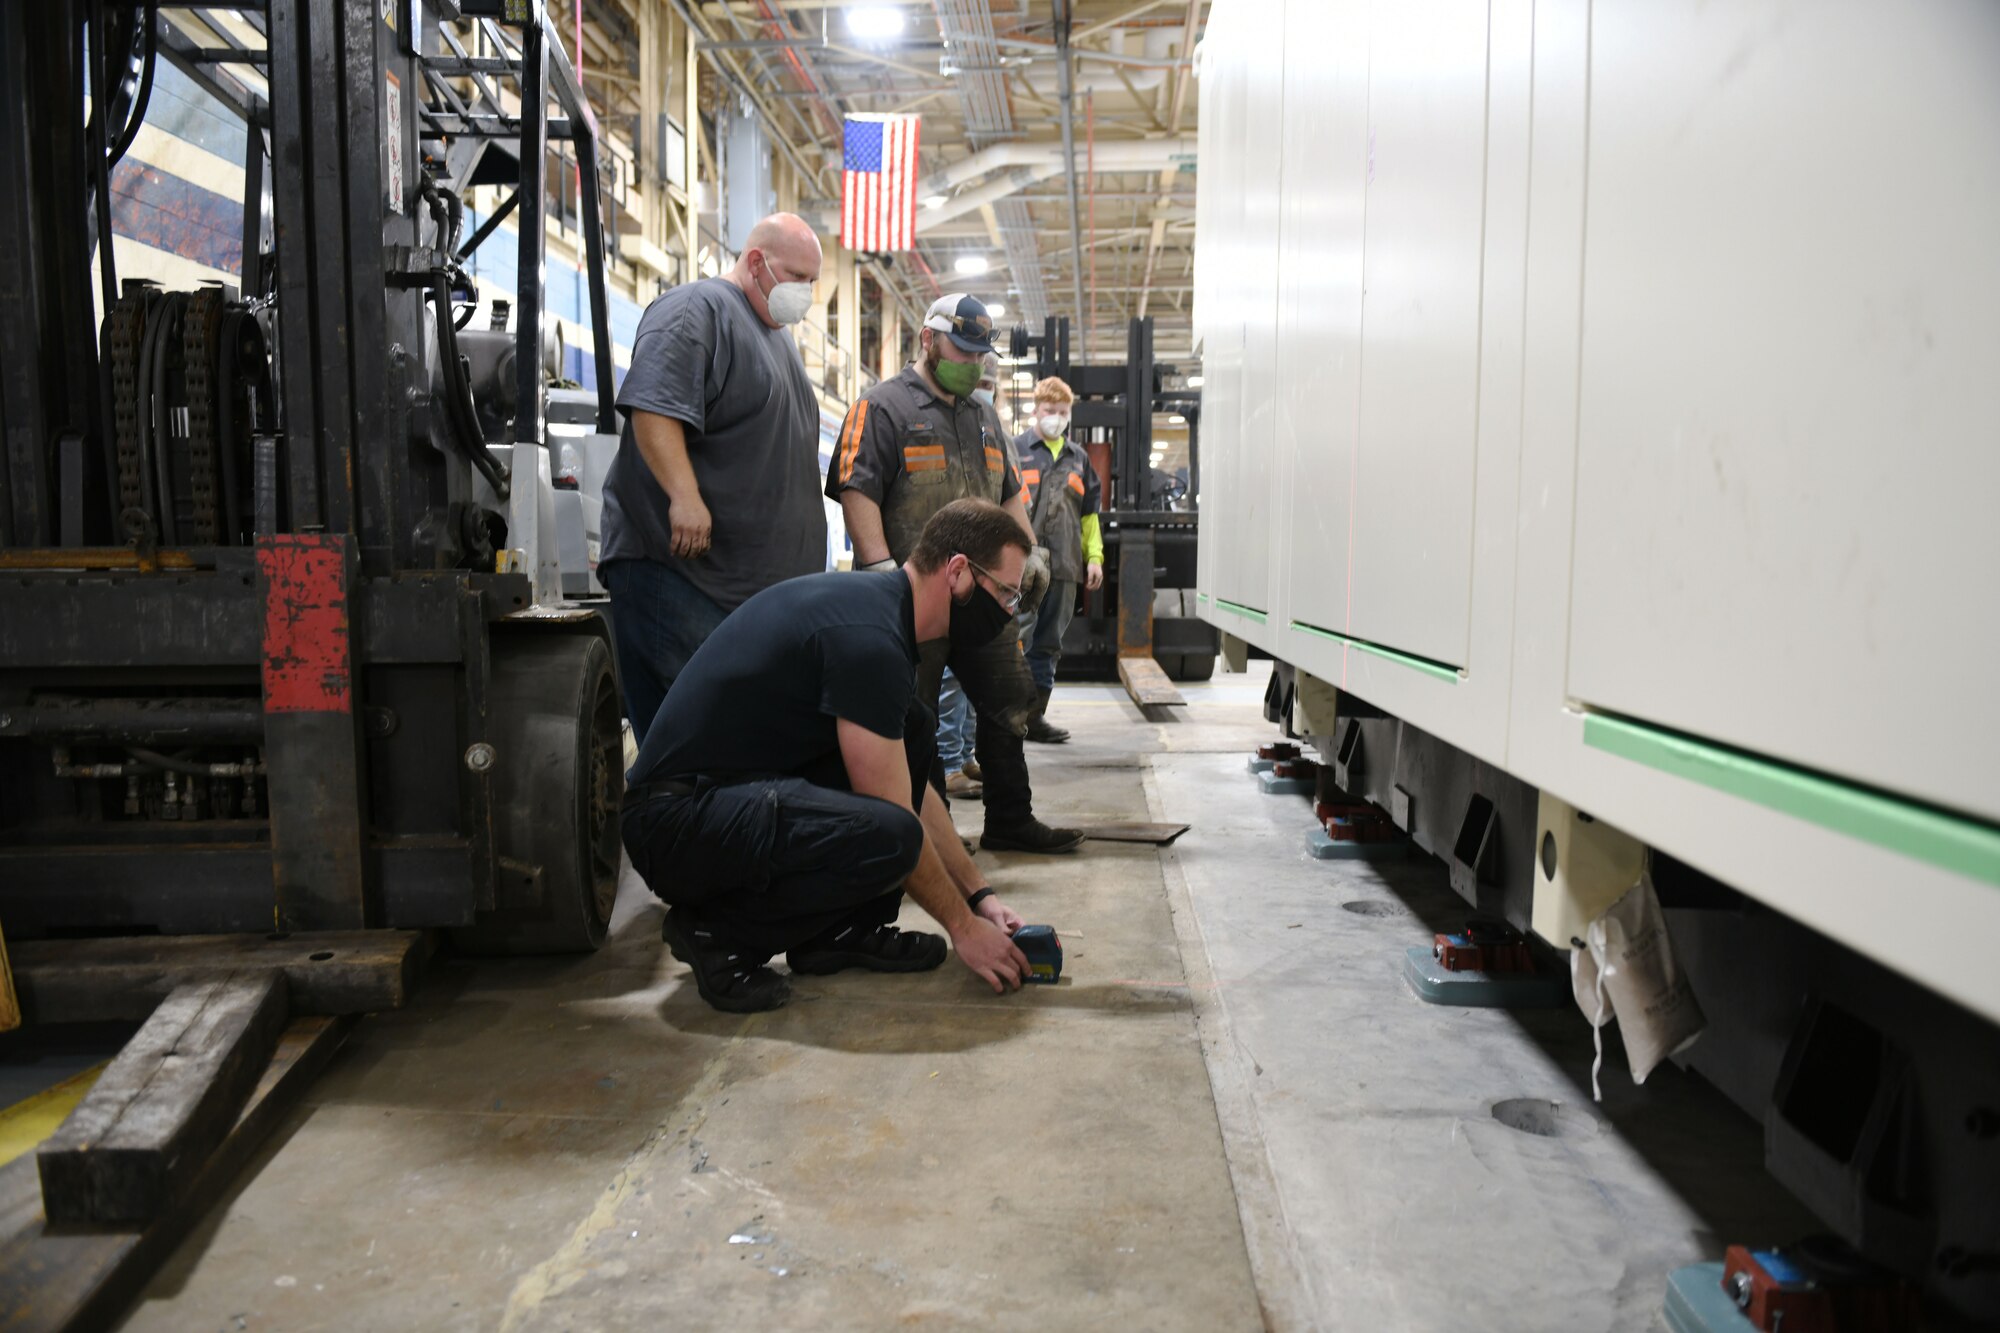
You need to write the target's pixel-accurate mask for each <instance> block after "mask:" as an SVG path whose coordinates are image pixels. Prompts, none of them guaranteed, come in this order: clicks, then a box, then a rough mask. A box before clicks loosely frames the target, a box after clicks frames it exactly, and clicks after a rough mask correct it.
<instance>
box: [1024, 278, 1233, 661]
mask: <svg viewBox="0 0 2000 1333" xmlns="http://www.w3.org/2000/svg"><path fill="white" fill-rule="evenodd" d="M1125 347H1126V351H1125V363H1124V364H1123V365H1089V364H1085V363H1082V362H1078V361H1075V360H1072V358H1071V354H1070V323H1069V319H1068V318H1067V317H1055V316H1051V317H1050V318H1049V319H1048V320H1046V321H1045V322H1044V323H1043V326H1042V332H1041V333H1040V334H1039V335H1031V334H1029V332H1028V331H1027V330H1026V329H1025V328H1020V327H1016V328H1015V329H1014V331H1013V333H1012V335H1011V339H1010V343H1009V347H1008V351H1009V352H1010V354H1011V355H1013V356H1014V357H1015V358H1016V359H1021V358H1025V357H1028V356H1033V357H1034V358H1035V361H1034V375H1035V378H1037V379H1043V378H1046V377H1048V376H1051V375H1053V376H1056V377H1058V378H1060V379H1061V380H1062V381H1063V382H1064V383H1066V384H1068V385H1069V387H1070V389H1071V391H1072V392H1074V393H1075V394H1076V403H1075V405H1074V406H1073V407H1072V408H1071V410H1070V430H1071V434H1072V436H1073V437H1074V438H1075V440H1076V441H1077V442H1079V443H1081V445H1082V447H1083V448H1084V450H1085V452H1086V453H1087V454H1088V455H1089V457H1090V460H1091V466H1092V468H1093V469H1095V471H1096V472H1097V480H1098V488H1099V494H1101V495H1103V496H1104V497H1105V502H1104V503H1105V512H1104V514H1103V516H1102V519H1101V523H1102V529H1103V535H1104V547H1105V571H1104V573H1105V582H1104V587H1103V588H1102V589H1100V590H1098V591H1097V592H1086V593H1084V594H1083V607H1082V614H1080V615H1078V616H1077V618H1076V619H1075V620H1073V621H1072V622H1071V623H1070V627H1069V631H1068V633H1067V634H1066V635H1065V636H1064V639H1063V657H1064V660H1065V661H1066V662H1069V663H1071V664H1072V669H1074V668H1075V667H1079V666H1080V667H1082V668H1083V669H1086V670H1091V669H1095V670H1105V669H1108V668H1111V667H1114V666H1116V667H1118V668H1119V674H1121V675H1124V674H1125V671H1126V669H1125V667H1124V666H1123V665H1122V664H1123V663H1127V662H1129V661H1130V660H1131V659H1135V658H1146V657H1151V658H1153V659H1155V660H1157V661H1158V662H1159V663H1160V666H1161V668H1162V670H1163V671H1164V672H1165V673H1166V675H1167V676H1169V677H1171V678H1173V679H1177V680H1205V679H1207V678H1208V677H1209V676H1210V675H1211V674H1212V673H1213V672H1214V669H1215V654H1216V652H1217V648H1218V643H1217V639H1216V635H1215V631H1214V630H1213V629H1212V628H1210V627H1209V626H1208V625H1207V624H1205V623H1204V622H1202V621H1201V620H1200V619H1199V618H1198V617H1197V616H1196V614H1195V603H1194V597H1195V592H1194V584H1195V550H1196V542H1197V539H1198V521H1199V520H1198V515H1197V514H1196V512H1195V508H1194V497H1195V496H1196V495H1197V494H1199V491H1200V487H1199V477H1200V475H1201V473H1200V421H1201V395H1200V393H1199V392H1198V391H1194V390H1186V389H1174V388H1169V387H1167V383H1166V381H1167V378H1168V377H1169V376H1171V375H1172V374H1173V370H1172V368H1171V367H1163V366H1161V365H1160V364H1158V362H1156V361H1155V360H1154V357H1153V321H1152V318H1151V317H1150V316H1145V317H1140V318H1135V319H1133V320H1132V321H1131V322H1130V323H1129V324H1128V325H1127V327H1126V343H1125ZM1166 409H1172V410H1174V411H1178V412H1180V413H1182V414H1183V415H1184V416H1185V417H1186V418H1187V422H1188V476H1189V484H1188V485H1187V487H1186V488H1185V490H1180V489H1179V488H1177V486H1176V485H1175V483H1174V479H1172V478H1170V477H1168V476H1167V474H1166V473H1164V472H1162V471H1161V470H1160V469H1158V468H1156V467H1154V466H1153V462H1152V455H1153V414H1154V413H1155V412H1157V411H1161V410H1166ZM1181 498H1185V501H1186V507H1184V508H1176V507H1175V506H1174V501H1175V500H1177V499H1181Z"/></svg>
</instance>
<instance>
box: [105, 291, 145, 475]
mask: <svg viewBox="0 0 2000 1333" xmlns="http://www.w3.org/2000/svg"><path fill="white" fill-rule="evenodd" d="M145 332H146V298H145V297H144V296H127V297H124V298H123V299H121V300H119V301H116V302H114V303H113V304H112V307H111V313H110V314H109V315H108V316H107V317H106V318H105V321H104V346H105V359H106V360H107V361H108V362H109V363H110V367H111V426H112V433H113V436H112V437H113V440H114V441H115V443H116V446H117V452H118V508H119V510H120V512H123V511H125V510H128V509H139V508H142V507H143V506H144V505H145V502H146V495H145V488H144V486H143V484H142V482H141V480H140V467H141V465H142V459H141V456H140V450H139V344H140V342H141V341H143V338H144V335H145Z"/></svg>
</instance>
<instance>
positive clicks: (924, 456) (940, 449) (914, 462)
mask: <svg viewBox="0 0 2000 1333" xmlns="http://www.w3.org/2000/svg"><path fill="white" fill-rule="evenodd" d="M945 466H946V462H945V456H944V446H943V445H941V444H906V445H904V446H903V470H904V471H905V472H936V471H940V470H942V469H943V468H944V467H945Z"/></svg>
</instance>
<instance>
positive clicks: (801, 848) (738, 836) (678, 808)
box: [622, 500, 1028, 1013]
mask: <svg viewBox="0 0 2000 1333" xmlns="http://www.w3.org/2000/svg"><path fill="white" fill-rule="evenodd" d="M1027 556H1028V539H1027V536H1026V534H1025V533H1024V532H1023V531H1022V529H1021V525H1020V524H1019V523H1018V522H1017V521H1016V520H1015V518H1014V516H1013V515H1012V514H1009V513H1008V512H1007V511H1006V510H1004V509H1002V508H1000V506H998V505H996V504H993V503H992V502H990V501H987V500H958V501H954V502H953V503H951V504H949V505H946V506H945V507H944V508H943V509H941V510H939V511H938V512H937V513H936V514H935V515H933V516H932V517H931V519H930V521H929V522H928V523H926V524H925V525H924V528H923V532H922V535H921V536H920V537H919V538H918V540H917V545H916V548H915V549H914V550H913V551H912V553H911V555H910V558H909V560H908V561H907V562H906V563H905V564H904V566H903V567H902V568H901V569H891V570H884V571H882V572H880V573H862V574H809V575H807V576H805V577H804V578H797V579H792V580H789V581H788V582H785V583H780V584H778V585H777V586H776V587H773V588H768V589H766V590H765V591H763V592H760V593H758V594H757V595H756V596H754V597H752V598H750V599H749V600H748V601H746V602H744V603H743V605H741V606H740V607H738V608H737V609H736V610H735V612H734V613H732V614H731V615H730V616H729V618H728V619H726V620H724V621H723V622H722V624H721V626H720V627H719V628H717V629H716V630H715V632H714V633H712V634H711V635H710V636H709V637H708V639H707V641H706V642H704V643H703V644H702V645H701V647H700V648H699V649H698V650H697V651H696V652H695V654H694V656H693V657H692V658H690V659H689V660H688V664H687V666H686V668H685V669H684V670H683V671H682V672H681V674H680V676H679V678H678V679H676V680H675V681H674V685H673V689H672V690H671V691H669V692H668V694H667V699H666V702H665V703H664V704H662V705H661V706H660V711H659V714H658V716H657V717H656V718H655V719H654V721H653V725H652V727H651V728H650V729H648V731H647V732H646V743H645V745H644V746H643V747H642V748H641V749H640V751H639V759H638V762H637V763H635V764H634V765H633V766H632V771H631V773H630V774H629V780H628V785H627V787H626V790H625V807H624V813H623V820H622V824H623V832H624V838H625V850H626V853H627V855H629V856H630V857H631V859H632V864H633V866H634V867H635V868H636V869H637V870H638V872H639V874H640V876H641V877H642V878H644V880H645V881H646V885H647V887H649V888H650V889H652V891H653V892H654V893H656V894H658V895H659V896H660V897H661V898H662V899H663V900H665V902H666V903H667V904H668V907H669V910H668V912H667V922H666V927H665V930H664V935H665V938H666V942H667V945H668V947H669V948H670V949H672V950H673V955H674V957H676V958H678V959H680V960H681V961H682V962H684V963H686V964H687V965H688V966H689V967H691V968H692V969H694V977H695V984H696V985H697V986H698V987H699V988H700V990H701V996H702V998H703V999H704V1000H707V1001H708V1002H709V1003H710V1004H711V1005H713V1006H715V1007H716V1008H717V1009H724V1010H728V1011H729V1012H731V1013H752V1012H755V1011H758V1010H762V1009H775V1008H777V1007H778V1006H779V1005H781V1004H783V1003H784V1002H785V1001H786V1000H787V999H788V998H790V994H791V990H790V987H789V986H788V985H787V984H786V982H785V979H784V978H783V977H781V976H779V975H778V974H777V973H776V972H774V971H772V970H771V969H770V967H768V966H767V964H768V963H769V962H770V960H771V959H772V957H774V956H775V955H777V954H778V953H781V952H782V953H784V954H785V955H786V961H787V962H788V963H789V964H790V966H791V970H792V971H793V972H805V973H812V974H821V973H827V972H838V971H840V970H841V969H842V968H849V967H862V968H867V969H869V970H871V971H875V972H921V971H928V970H929V969H931V968H934V967H936V966H938V965H939V964H940V963H942V962H943V961H944V956H945V942H944V940H942V939H940V938H939V937H938V936H936V935H931V934H925V933H922V932H917V931H902V930H898V929H897V928H896V925H895V921H896V915H897V912H898V910H899V909H900V908H901V906H902V901H903V894H904V892H905V891H906V890H907V891H908V893H909V894H910V896H911V897H913V898H915V899H916V900H917V905H918V906H919V907H922V908H923V909H924V910H925V911H926V912H928V913H930V915H931V916H932V917H933V918H935V919H936V921H937V923H938V924H939V925H941V926H943V927H944V928H945V931H946V933H947V934H949V935H950V936H951V943H952V947H953V948H954V949H956V950H957V952H958V957H959V961H961V962H963V963H964V964H965V965H966V966H967V967H969V968H971V969H972V970H973V971H974V972H975V973H977V974H978V975H979V976H980V977H981V978H983V979H984V980H985V981H986V983H987V984H988V985H990V986H992V987H993V989H994V990H995V991H996V992H1000V991H1004V990H1013V989H1018V988H1019V986H1020V985H1021V983H1022V981H1023V980H1024V979H1026V977H1027V975H1028V960H1027V959H1026V958H1025V957H1023V956H1022V954H1021V951H1020V950H1019V949H1017V948H1015V947H1014V943H1013V941H1012V940H1011V939H1010V938H1009V936H1010V935H1011V934H1012V933H1013V931H1014V930H1015V928H1016V927H1018V926H1019V925H1020V924H1021V921H1020V918H1019V917H1017V916H1015V915H1014V914H1013V913H1012V912H1010V911H1008V910H1007V908H1006V907H1005V906H1003V905H1002V904H1001V902H1000V900H999V899H997V898H995V897H994V896H993V890H992V889H991V888H989V887H987V885H986V882H985V878H984V876H982V875H981V874H980V872H979V869H978V867H977V866H976V865H974V864H973V861H972V858H971V857H970V856H968V855H967V854H966V851H965V848H964V845H963V844H962V843H960V842H959V839H958V832H957V830H956V829H955V828H954V827H953V826H952V823H951V818H950V816H949V815H948V814H947V813H946V811H945V805H944V800H943V798H942V797H940V796H939V795H938V793H937V792H936V791H935V790H934V789H933V788H932V787H931V786H930V785H929V782H928V781H927V779H928V778H929V776H930V773H931V768H932V763H933V759H934V755H935V748H934V747H935V735H936V725H937V724H936V719H935V718H934V717H933V716H932V715H931V712H930V710H929V709H927V708H925V707H924V706H923V703H922V702H921V701H920V700H919V699H918V698H917V689H916V682H917V660H918V657H917V645H918V644H919V643H922V642H926V641H928V640H933V639H944V638H950V639H952V640H954V641H962V642H964V643H967V644H972V645H978V644H984V643H986V642H987V641H989V640H991V639H993V638H994V637H995V636H997V635H998V634H999V633H1000V631H1001V630H1002V629H1003V628H1004V627H1005V626H1006V624H1007V622H1008V619H1009V618H1010V617H1011V616H1012V615H1013V613H1014V610H1015V608H1016V607H1017V606H1018V605H1019V601H1020V586H1019V585H1020V581H1021V571H1022V567H1023V565H1024V564H1025V562H1026V560H1027Z"/></svg>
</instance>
